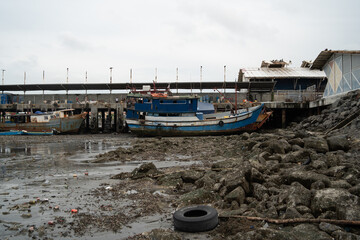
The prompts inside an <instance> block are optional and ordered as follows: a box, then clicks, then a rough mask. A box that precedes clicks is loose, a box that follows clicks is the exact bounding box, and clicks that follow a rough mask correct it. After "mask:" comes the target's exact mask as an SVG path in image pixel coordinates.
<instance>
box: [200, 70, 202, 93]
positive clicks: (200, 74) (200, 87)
mask: <svg viewBox="0 0 360 240" xmlns="http://www.w3.org/2000/svg"><path fill="white" fill-rule="evenodd" d="M201 84H202V66H200V93H202V86H201Z"/></svg>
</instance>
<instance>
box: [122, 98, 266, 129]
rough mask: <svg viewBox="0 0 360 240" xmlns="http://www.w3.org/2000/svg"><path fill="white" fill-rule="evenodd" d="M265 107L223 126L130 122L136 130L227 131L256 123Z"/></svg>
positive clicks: (130, 126)
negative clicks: (174, 125)
mask: <svg viewBox="0 0 360 240" xmlns="http://www.w3.org/2000/svg"><path fill="white" fill-rule="evenodd" d="M262 109H263V104H262V105H261V107H260V108H258V109H257V110H256V111H254V112H253V114H252V116H251V117H250V118H247V119H244V120H241V121H238V122H232V123H224V125H223V126H220V125H218V124H215V125H205V126H182V127H181V126H178V127H176V128H174V127H168V126H144V125H138V124H129V125H128V126H129V128H130V130H131V129H134V130H136V131H141V130H146V131H157V130H160V131H166V132H171V131H174V130H176V131H180V132H187V131H188V132H206V131H209V132H217V131H219V132H223V131H224V132H225V131H231V130H236V129H239V128H242V127H245V126H247V125H249V124H252V123H254V122H255V121H256V120H257V118H258V117H259V115H260V113H261V110H262Z"/></svg>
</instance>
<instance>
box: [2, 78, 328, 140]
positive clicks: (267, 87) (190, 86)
mask: <svg viewBox="0 0 360 240" xmlns="http://www.w3.org/2000/svg"><path fill="white" fill-rule="evenodd" d="M275 84H276V82H229V83H225V84H224V82H203V83H199V82H178V83H174V82H173V83H156V87H157V88H159V89H164V88H168V87H170V88H171V89H172V91H173V92H174V93H175V92H177V91H178V90H180V91H181V90H187V91H189V90H191V91H194V93H193V94H196V95H198V96H199V97H200V98H201V101H207V102H213V103H215V107H216V108H218V109H222V110H229V108H231V104H230V103H228V102H229V101H234V100H235V91H234V89H235V85H236V88H237V90H238V93H237V95H238V96H237V99H238V103H241V102H242V100H243V99H248V100H249V99H250V100H252V101H254V100H256V101H259V102H264V103H265V106H266V107H267V108H268V109H271V110H272V111H273V115H272V117H271V119H270V121H271V123H270V125H271V126H273V127H283V128H284V127H286V126H287V124H288V123H289V122H291V121H294V120H296V119H297V118H299V117H306V116H309V115H311V114H316V113H319V112H320V111H321V109H323V108H324V106H327V105H329V104H331V103H332V102H333V101H331V100H326V101H324V100H316V101H309V99H314V98H316V96H311V98H309V97H308V96H307V95H306V94H305V93H307V92H305V91H303V92H300V91H293V92H291V94H290V93H289V91H274V85H275ZM144 85H152V83H134V84H129V83H119V84H115V83H114V84H105V83H101V84H30V85H2V86H0V91H2V92H3V93H6V91H11V92H19V93H18V94H12V96H13V98H14V99H15V100H16V101H13V102H12V103H6V104H0V114H1V116H4V115H5V113H6V112H36V111H43V112H47V111H54V110H58V109H74V110H75V113H81V112H86V113H87V115H86V120H85V121H84V126H83V127H82V128H81V131H82V132H89V133H100V132H102V133H111V132H117V133H120V132H123V131H125V130H126V124H125V115H124V111H126V104H125V98H126V95H127V93H126V91H124V90H128V91H129V90H130V89H131V88H132V89H134V88H136V89H141V88H142V86H144ZM214 89H216V90H224V92H225V89H226V90H227V93H226V94H225V95H224V96H222V95H223V94H222V93H219V92H218V91H215V90H214ZM242 89H243V90H246V91H242ZM64 90H65V91H67V93H66V94H64V93H62V94H59V93H58V92H59V91H64ZM81 90H82V91H81ZM84 90H85V92H83V91H84ZM87 90H102V91H103V90H123V91H122V92H123V93H114V92H113V93H99V94H93V93H91V94H88V93H87ZM203 90H204V91H203ZM205 90H207V91H205ZM209 90H211V91H209ZM29 91H31V92H33V91H37V92H39V94H27V92H29ZM44 91H47V93H46V94H44ZM49 91H51V92H53V93H54V94H49V93H48V92H49ZM68 91H76V92H77V93H71V94H69V93H68ZM81 92H82V93H81ZM284 92H286V93H287V95H286V96H287V97H284V96H285V95H284ZM181 94H189V93H179V95H181ZM294 94H295V97H294ZM311 94H317V93H311ZM288 95H291V96H292V98H293V99H299V101H296V100H295V101H294V100H292V99H290V100H289V97H288ZM299 96H301V97H302V98H300V97H299ZM304 96H306V97H304ZM227 100H228V101H227Z"/></svg>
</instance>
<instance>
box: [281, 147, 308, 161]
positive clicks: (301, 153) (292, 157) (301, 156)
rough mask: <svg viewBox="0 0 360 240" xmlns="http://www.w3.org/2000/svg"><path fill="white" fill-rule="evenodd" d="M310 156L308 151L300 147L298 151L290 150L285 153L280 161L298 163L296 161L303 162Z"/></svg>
mask: <svg viewBox="0 0 360 240" xmlns="http://www.w3.org/2000/svg"><path fill="white" fill-rule="evenodd" d="M309 156H310V153H309V151H307V150H304V149H300V150H298V151H295V152H291V153H289V154H287V155H286V156H285V157H284V158H283V160H282V162H284V163H298V162H305V161H306V160H307V159H308V158H309Z"/></svg>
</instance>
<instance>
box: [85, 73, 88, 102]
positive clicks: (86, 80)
mask: <svg viewBox="0 0 360 240" xmlns="http://www.w3.org/2000/svg"><path fill="white" fill-rule="evenodd" d="M87 82H88V79H87V71H85V84H86V85H87ZM85 95H86V96H87V86H85Z"/></svg>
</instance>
